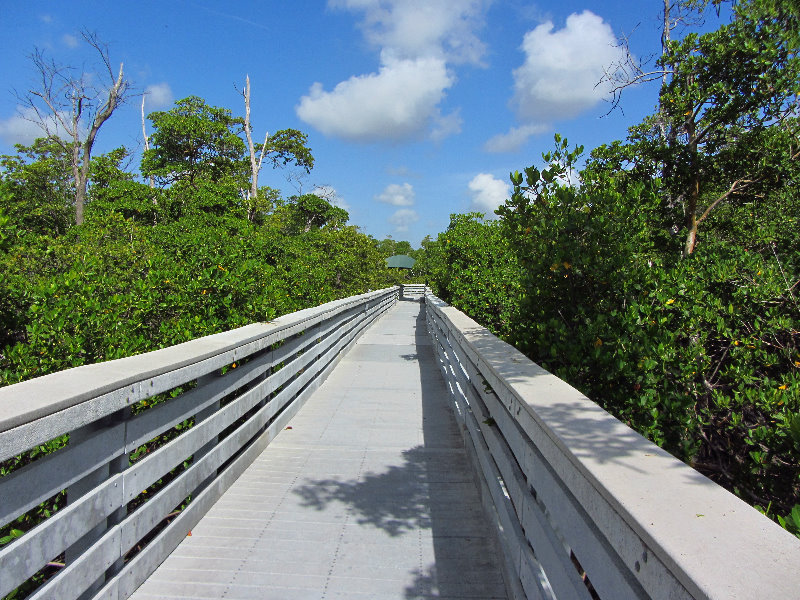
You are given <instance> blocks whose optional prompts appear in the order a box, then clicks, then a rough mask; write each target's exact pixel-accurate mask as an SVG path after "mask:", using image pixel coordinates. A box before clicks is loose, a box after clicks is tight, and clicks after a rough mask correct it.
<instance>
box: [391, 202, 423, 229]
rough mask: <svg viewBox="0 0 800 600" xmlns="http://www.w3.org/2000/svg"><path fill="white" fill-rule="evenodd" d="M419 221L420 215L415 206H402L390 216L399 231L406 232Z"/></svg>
mask: <svg viewBox="0 0 800 600" xmlns="http://www.w3.org/2000/svg"><path fill="white" fill-rule="evenodd" d="M417 221H419V215H418V214H417V211H415V210H414V209H413V208H401V209H400V210H397V211H395V213H394V214H393V215H392V216H391V217H389V223H391V224H392V225H394V230H395V231H396V232H397V233H405V232H406V231H408V228H409V227H410V226H411V225H413V224H414V223H416V222H417Z"/></svg>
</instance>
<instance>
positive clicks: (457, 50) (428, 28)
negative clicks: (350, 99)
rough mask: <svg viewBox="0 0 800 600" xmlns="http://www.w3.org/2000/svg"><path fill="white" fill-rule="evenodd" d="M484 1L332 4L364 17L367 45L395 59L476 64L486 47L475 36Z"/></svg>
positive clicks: (348, 0)
mask: <svg viewBox="0 0 800 600" xmlns="http://www.w3.org/2000/svg"><path fill="white" fill-rule="evenodd" d="M488 4H489V1H488V0H330V2H329V5H330V6H332V7H334V8H345V9H349V10H352V11H360V12H363V13H364V20H363V21H362V23H361V28H362V29H363V31H364V35H365V37H366V38H367V40H368V41H369V42H370V43H371V44H373V45H374V46H376V47H378V48H383V49H389V50H391V52H392V53H393V54H394V55H396V56H397V57H398V58H411V59H413V58H422V57H426V58H429V57H438V58H442V59H445V60H447V61H448V62H453V63H464V62H468V63H479V62H480V59H481V57H482V56H483V54H484V52H485V50H486V48H485V45H484V44H483V42H481V41H480V39H478V37H477V36H476V35H475V31H476V30H477V29H480V28H481V27H482V26H483V15H484V13H485V10H486V8H487V6H488Z"/></svg>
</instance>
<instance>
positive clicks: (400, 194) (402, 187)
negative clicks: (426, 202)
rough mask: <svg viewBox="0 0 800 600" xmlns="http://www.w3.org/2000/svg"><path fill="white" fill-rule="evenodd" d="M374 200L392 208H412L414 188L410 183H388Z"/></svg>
mask: <svg viewBox="0 0 800 600" xmlns="http://www.w3.org/2000/svg"><path fill="white" fill-rule="evenodd" d="M375 200H377V201H378V202H384V203H386V204H391V205H392V206H413V205H414V187H413V186H412V185H411V184H410V183H403V184H398V183H390V184H389V185H387V186H386V189H384V190H383V191H382V192H381V193H380V194H378V195H377V196H375Z"/></svg>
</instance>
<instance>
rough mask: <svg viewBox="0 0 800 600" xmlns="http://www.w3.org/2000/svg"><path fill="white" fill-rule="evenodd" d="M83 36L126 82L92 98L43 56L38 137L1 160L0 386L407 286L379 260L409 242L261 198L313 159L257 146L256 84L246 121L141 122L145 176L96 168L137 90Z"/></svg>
mask: <svg viewBox="0 0 800 600" xmlns="http://www.w3.org/2000/svg"><path fill="white" fill-rule="evenodd" d="M84 37H85V39H86V41H87V42H88V43H89V44H90V45H91V47H92V48H94V49H95V50H96V52H97V56H98V57H100V64H101V69H100V73H103V72H104V71H108V73H109V74H110V75H111V81H112V82H119V83H118V85H117V84H116V83H114V84H113V85H112V86H111V87H103V88H101V89H100V90H99V91H96V90H94V89H89V88H88V87H86V86H87V84H86V82H87V81H94V80H96V79H97V78H96V77H94V78H93V77H86V76H84V74H81V75H80V76H75V75H73V72H72V71H71V70H69V69H66V68H64V67H61V66H59V65H57V64H56V63H55V62H53V61H48V60H47V59H46V58H45V57H44V56H43V55H42V54H41V53H39V52H36V53H34V55H33V61H34V65H35V66H36V67H37V68H38V70H39V72H40V74H41V76H42V84H41V87H40V88H39V89H37V91H35V92H31V93H30V94H28V95H27V96H26V98H27V101H28V103H29V106H36V107H37V110H38V112H36V113H35V114H36V115H38V117H37V118H39V125H40V126H41V127H42V130H43V134H44V135H43V137H41V138H39V139H37V140H35V141H34V142H33V143H32V144H30V145H27V146H26V145H17V146H16V150H17V151H16V153H15V154H11V155H5V156H0V324H1V325H0V385H9V384H12V383H15V382H18V381H22V380H24V379H29V378H31V377H37V376H40V375H45V374H47V373H52V372H54V371H59V370H62V369H66V368H69V367H74V366H78V365H82V364H88V363H94V362H100V361H104V360H109V359H114V358H120V357H123V356H129V355H132V354H136V353H140V352H146V351H150V350H154V349H157V348H161V347H165V346H169V345H172V344H176V343H180V342H183V341H186V340H189V339H192V338H196V337H199V336H203V335H208V334H212V333H216V332H219V331H224V330H228V329H231V328H234V327H239V326H241V325H245V324H247V323H251V322H255V321H269V320H271V319H273V318H275V317H276V316H279V315H281V314H285V313H289V312H292V311H295V310H299V309H301V308H305V307H308V306H314V305H318V304H322V303H324V302H328V301H330V300H334V299H337V298H342V297H346V296H350V295H353V294H357V293H362V292H364V291H367V290H369V289H378V288H380V287H385V286H386V285H390V284H392V283H393V282H395V281H396V280H398V279H399V278H400V275H398V273H396V272H393V271H391V270H389V269H387V268H386V266H385V262H384V259H385V257H386V256H388V255H389V253H390V252H391V251H393V250H394V248H395V246H396V245H397V244H401V246H402V245H403V244H405V246H407V247H408V248H407V250H409V251H410V249H411V247H410V245H409V244H408V243H407V242H403V243H400V242H394V241H393V240H390V239H387V240H383V241H379V240H376V239H374V238H372V237H371V236H368V235H365V234H364V233H363V232H361V231H360V230H359V229H358V228H357V227H355V226H352V225H348V224H347V223H348V219H349V215H348V213H347V211H345V210H344V209H342V208H340V207H338V206H336V205H335V204H333V203H332V202H330V201H328V200H326V199H325V198H323V197H321V196H320V195H317V194H314V193H298V194H296V195H293V196H290V197H288V198H287V197H283V196H282V194H281V192H280V191H279V190H276V189H273V188H270V187H267V186H259V185H258V174H259V172H260V170H261V168H262V166H265V165H268V166H270V167H273V168H283V167H288V168H293V169H297V170H299V171H300V172H301V173H304V174H307V173H309V172H310V171H311V169H312V168H313V165H314V157H313V154H312V151H311V149H310V148H309V147H308V139H307V136H306V134H305V133H303V132H301V131H298V130H294V129H283V130H278V131H276V132H275V133H272V134H267V135H266V136H265V137H264V138H263V139H264V141H263V143H260V144H257V143H254V141H253V135H252V133H253V132H252V127H251V124H250V81H249V77H248V78H247V80H246V84H245V86H244V88H243V90H242V95H243V97H244V105H245V116H244V117H239V116H235V115H234V114H233V113H232V111H231V110H229V109H227V108H223V107H215V106H211V105H209V104H208V103H207V102H206V101H205V100H204V99H202V98H200V97H197V96H190V97H188V98H184V99H182V100H179V101H177V102H175V104H174V106H173V107H172V108H170V109H169V110H165V111H156V112H152V113H150V114H149V115H148V120H149V123H150V128H149V129H150V133H149V135H147V134H146V135H145V149H144V151H143V153H142V157H141V161H140V164H139V165H138V169H136V165H133V164H132V155H131V150H129V149H128V148H125V147H119V148H116V149H114V150H112V151H110V152H107V153H105V154H101V155H97V156H95V155H93V153H92V150H93V147H94V140H95V138H96V135H97V133H98V132H99V130H100V127H101V126H102V124H103V123H104V122H105V121H107V120H108V118H110V117H111V113H113V112H114V109H115V108H116V107H118V106H120V105H121V104H122V103H123V102H124V101H126V100H129V99H130V96H129V92H130V90H131V89H132V88H131V86H130V84H129V83H128V82H127V81H126V80H125V79H124V77H123V69H122V65H120V68H119V70H118V75H114V71H112V70H111V69H110V61H109V58H108V51H107V48H106V47H105V46H104V45H103V44H101V43H100V42H99V41H98V39H97V37H96V36H95V35H93V34H88V33H87V34H85V35H84ZM58 102H64V103H65V104H63V105H62V104H58ZM142 106H144V105H142ZM48 111H50V114H48ZM54 118H55V120H54ZM85 123H91V124H93V125H92V127H90V128H89V130H88V132H87V129H86V127H84V125H85ZM144 125H145V122H144V113H143V128H144Z"/></svg>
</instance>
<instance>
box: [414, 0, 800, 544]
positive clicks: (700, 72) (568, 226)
mask: <svg viewBox="0 0 800 600" xmlns="http://www.w3.org/2000/svg"><path fill="white" fill-rule="evenodd" d="M764 6H765V4H764V3H762V2H757V1H754V2H747V3H740V5H739V6H738V7H737V9H736V12H735V14H734V18H733V21H732V23H731V24H730V25H726V26H724V27H723V28H722V29H720V30H719V31H716V32H712V33H708V34H704V35H695V34H690V35H688V36H687V37H686V38H685V39H683V40H680V41H676V42H673V43H672V45H671V46H670V48H669V49H668V52H667V54H666V55H665V57H664V58H663V59H662V62H663V63H669V64H670V65H672V71H671V73H672V78H671V79H668V82H667V84H666V85H664V87H663V88H662V94H661V104H660V106H659V110H658V111H657V112H656V113H655V114H654V115H653V117H651V118H648V119H647V120H646V121H645V122H644V123H643V124H641V125H640V126H637V127H634V128H632V129H631V133H630V136H629V138H628V139H627V140H626V141H624V142H614V143H613V144H610V145H605V146H601V147H599V148H597V149H595V150H594V151H592V152H591V154H590V156H589V157H588V160H586V162H585V166H584V167H583V169H582V170H580V172H579V176H580V185H569V184H568V183H567V181H566V178H567V177H568V176H569V175H570V174H573V175H574V173H575V170H574V169H575V168H576V165H577V164H578V162H579V160H580V159H581V155H582V152H583V149H582V148H580V147H578V148H575V149H573V150H571V149H570V148H569V146H568V144H567V141H566V140H562V139H561V138H560V137H559V136H556V146H555V149H554V150H553V151H552V152H550V153H547V154H545V155H544V157H543V158H544V161H545V164H546V165H547V166H546V167H545V168H543V169H539V168H536V167H535V166H531V167H528V168H526V169H524V170H523V172H521V173H520V172H516V173H512V174H511V182H512V184H513V186H514V189H513V194H512V196H511V198H510V199H509V200H508V201H507V202H506V203H505V205H503V206H501V207H500V209H499V210H498V211H497V212H498V215H499V217H500V219H499V220H497V221H487V222H482V221H481V220H480V219H477V218H475V216H470V215H462V216H454V217H453V218H452V221H451V224H450V227H449V228H448V230H447V231H446V232H444V233H442V234H440V235H439V237H438V239H437V240H436V241H435V242H432V243H430V244H429V245H428V247H427V248H426V252H425V257H424V259H423V261H422V262H423V266H424V269H425V274H426V276H428V277H430V279H431V282H432V284H433V287H434V289H435V291H436V292H437V293H438V294H439V295H440V296H442V297H443V298H444V299H445V300H448V301H451V302H453V303H454V304H455V305H456V306H458V307H460V308H462V309H463V310H465V311H466V312H468V313H469V314H470V315H471V316H472V317H473V318H475V319H476V320H477V321H479V322H481V323H484V324H486V325H487V326H489V327H490V328H491V329H492V330H493V331H495V332H496V333H497V334H498V335H500V336H502V337H503V338H505V339H507V340H509V341H510V342H512V343H514V344H515V345H516V346H517V347H519V348H520V349H521V350H523V351H524V352H525V353H526V354H527V355H528V356H530V357H531V358H532V359H533V360H534V361H536V362H538V363H540V364H542V365H543V366H544V367H546V368H547V369H549V370H550V371H552V372H553V373H555V374H557V375H559V376H560V377H562V378H564V379H565V380H567V381H569V382H570V383H572V384H573V385H575V386H576V387H577V388H578V389H580V390H581V391H582V392H584V393H585V394H587V396H589V397H590V398H592V399H594V400H595V401H597V402H599V403H600V404H601V405H602V406H604V407H605V408H606V409H608V410H609V411H611V412H612V413H613V414H614V415H616V416H617V417H619V418H620V419H622V420H623V421H625V422H626V423H628V424H629V425H631V426H632V427H634V428H635V429H637V430H638V431H640V432H641V433H642V434H644V435H646V436H647V437H649V438H650V439H652V440H653V441H655V442H656V443H658V444H660V445H661V446H663V447H664V448H666V449H667V450H669V451H670V452H671V453H673V454H674V455H675V456H677V457H679V458H681V459H683V460H685V461H686V462H688V463H689V464H691V465H693V466H694V467H696V468H697V469H699V470H700V471H701V472H703V473H705V474H706V475H708V476H709V477H711V478H712V479H714V480H715V481H717V482H718V483H720V484H722V485H723V486H725V487H727V488H728V489H730V490H732V491H733V492H735V493H736V494H738V495H739V496H741V497H742V498H743V499H745V500H746V501H748V502H750V503H751V504H754V505H757V506H759V507H760V508H761V509H762V510H763V511H765V512H767V513H768V514H769V515H770V516H772V517H773V518H776V519H777V520H778V521H779V522H781V523H782V524H783V525H784V526H785V527H786V528H787V529H789V530H790V531H793V532H795V533H798V534H800V506H798V505H800V326H798V324H799V323H800V298H798V295H800V290H799V288H798V281H800V222H799V219H800V194H798V181H800V168H799V165H798V156H799V154H798V147H800V137H798V121H797V117H796V114H797V113H796V110H797V108H798V104H797V94H798V88H799V86H800V79H798V68H800V59H798V51H797V49H798V46H797V35H796V31H794V29H796V28H794V29H793V28H792V27H789V26H788V25H787V22H786V20H785V19H784V16H785V15H786V14H790V12H780V11H767V10H765V9H764ZM745 55H747V56H748V57H749V58H748V59H747V60H745V59H744V58H743V57H744V56H745ZM673 105H674V106H673Z"/></svg>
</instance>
